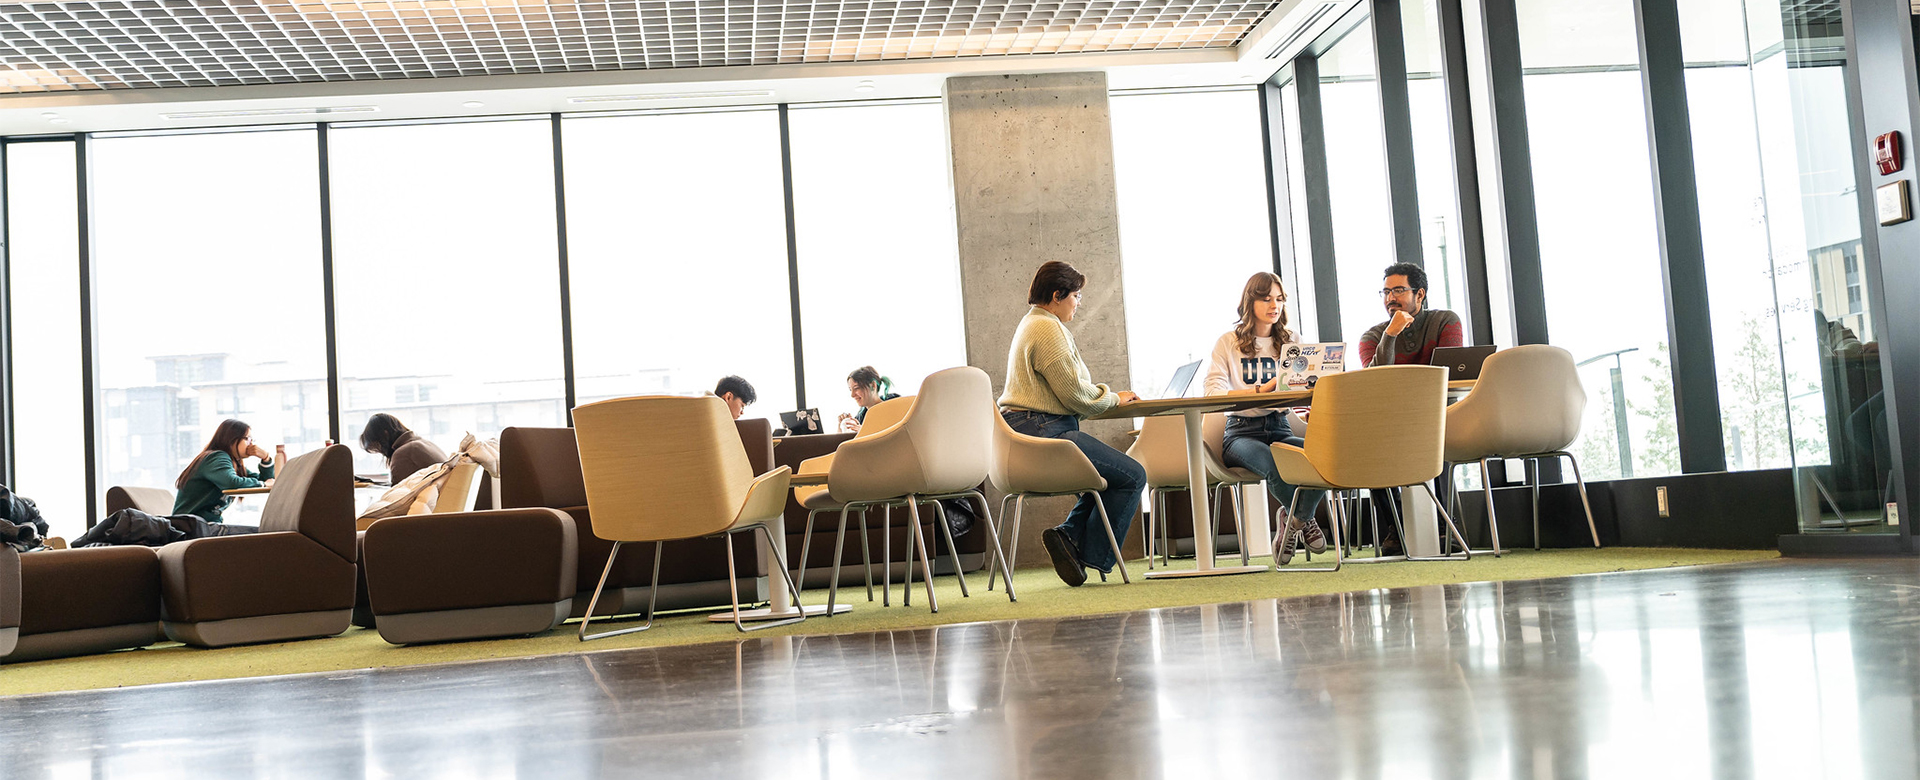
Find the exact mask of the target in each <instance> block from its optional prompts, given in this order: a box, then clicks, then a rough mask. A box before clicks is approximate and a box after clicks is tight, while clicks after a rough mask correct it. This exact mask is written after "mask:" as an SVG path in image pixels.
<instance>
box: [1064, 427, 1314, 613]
mask: <svg viewBox="0 0 1920 780" xmlns="http://www.w3.org/2000/svg"><path fill="white" fill-rule="evenodd" d="M1312 398H1313V391H1312V390H1286V391H1282V392H1277V393H1244V394H1238V395H1215V396H1205V397H1201V398H1166V399H1161V400H1157V401H1135V402H1133V403H1130V404H1124V405H1120V406H1115V407H1113V408H1112V409H1110V410H1108V411H1106V412H1104V413H1101V414H1098V415H1094V416H1093V417H1090V418H1088V419H1092V420H1114V419H1120V418H1130V417H1159V416H1161V415H1168V414H1178V415H1181V416H1183V417H1185V418H1186V421H1187V485H1188V489H1187V496H1188V498H1189V499H1191V502H1192V503H1191V505H1192V507H1193V547H1194V560H1195V561H1196V562H1197V563H1198V565H1197V566H1196V567H1194V568H1193V569H1190V570H1182V571H1167V570H1160V571H1150V572H1147V578H1148V579H1167V578H1173V577H1216V576H1220V575H1223V574H1252V573H1253V572H1257V571H1267V570H1268V567H1266V566H1216V565H1214V555H1213V512H1212V511H1211V509H1210V507H1208V505H1207V497H1208V493H1210V492H1211V491H1209V490H1207V489H1206V484H1207V462H1206V445H1205V444H1204V443H1203V442H1201V441H1200V430H1201V429H1200V425H1201V418H1202V417H1203V416H1204V415H1207V414H1211V413H1214V412H1239V411H1246V410H1249V409H1270V408H1273V407H1276V406H1304V405H1306V402H1307V401H1309V400H1310V399H1312ZM1196 485H1197V486H1199V487H1197V488H1196V487H1194V486H1196Z"/></svg>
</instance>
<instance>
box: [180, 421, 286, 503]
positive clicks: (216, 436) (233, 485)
mask: <svg viewBox="0 0 1920 780" xmlns="http://www.w3.org/2000/svg"><path fill="white" fill-rule="evenodd" d="M286 455H287V445H284V444H281V445H276V446H275V447H274V452H273V454H271V455H269V454H268V453H267V451H266V450H265V449H263V448H261V447H260V445H258V444H255V443H253V427H252V426H249V425H247V424H246V423H243V422H241V421H239V420H222V421H221V422H220V426H219V427H217V428H214V429H213V438H212V439H210V440H208V441H207V447H206V449H203V450H201V451H200V454H199V455H196V456H194V458H193V462H192V463H188V464H187V467H186V469H184V470H182V471H181V472H180V477H179V478H178V479H176V480H174V482H173V486H174V489H175V490H176V491H177V492H176V493H175V495H174V499H173V513H174V514H176V515H196V516H198V517H199V518H200V519H202V520H205V521H207V522H210V523H218V522H221V520H220V513H221V512H224V511H226V508H227V505H228V504H231V503H233V496H229V495H226V494H225V493H224V492H223V491H227V490H234V489H238V488H250V487H261V486H263V485H272V484H273V467H274V466H277V465H279V464H280V461H282V460H285V459H286ZM247 458H259V459H260V470H259V471H257V472H253V471H247V470H246V468H245V463H244V461H245V460H246V459H247Z"/></svg>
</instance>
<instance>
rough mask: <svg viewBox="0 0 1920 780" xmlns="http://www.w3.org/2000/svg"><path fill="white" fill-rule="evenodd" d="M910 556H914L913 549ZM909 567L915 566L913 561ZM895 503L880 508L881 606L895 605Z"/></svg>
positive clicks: (909, 553) (909, 552) (908, 554)
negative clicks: (893, 594)
mask: <svg viewBox="0 0 1920 780" xmlns="http://www.w3.org/2000/svg"><path fill="white" fill-rule="evenodd" d="M907 557H908V558H912V557H913V553H912V551H911V550H909V551H908V553H907ZM907 568H908V569H909V570H911V569H912V568H913V564H912V563H908V564H907ZM892 593H893V505H892V504H888V505H886V506H884V507H881V509H880V606H883V607H891V606H893V601H892V599H893V596H892Z"/></svg>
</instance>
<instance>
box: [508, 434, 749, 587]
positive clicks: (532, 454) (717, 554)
mask: <svg viewBox="0 0 1920 780" xmlns="http://www.w3.org/2000/svg"><path fill="white" fill-rule="evenodd" d="M737 425H738V427H739V429H740V432H741V442H742V443H743V444H745V445H746V448H747V459H748V461H749V462H750V463H751V464H752V465H753V468H754V469H755V472H754V473H756V474H759V473H765V472H766V471H767V470H769V469H771V468H772V467H773V464H772V452H771V450H772V449H773V434H772V426H771V425H769V424H768V423H767V421H766V420H740V421H738V423H737ZM500 502H501V503H502V504H503V505H505V506H507V507H509V508H530V507H547V508H551V509H558V510H560V511H562V512H564V513H566V514H567V516H568V517H571V518H572V519H573V521H574V539H575V541H576V543H577V545H578V551H579V556H578V559H577V564H576V566H575V568H574V570H575V577H576V581H575V585H574V593H575V596H574V603H573V610H572V612H571V616H572V617H580V616H581V615H584V614H585V613H586V610H587V603H588V602H589V601H591V600H592V599H593V591H594V588H595V587H596V586H597V585H599V580H600V573H601V571H603V570H604V569H605V568H606V565H607V556H608V555H609V554H611V553H612V552H613V542H609V541H607V540H605V539H601V538H600V537H599V536H596V535H594V533H593V517H592V515H591V514H590V513H589V512H588V511H587V488H586V482H585V479H584V478H583V477H582V475H581V472H580V449H579V445H578V443H577V442H576V440H575V438H574V434H573V429H572V428H520V427H515V428H508V429H506V430H504V431H501V432H500ZM729 543H731V544H733V545H734V553H735V557H736V558H737V560H738V561H739V562H740V582H739V586H740V597H741V599H743V600H750V601H757V600H764V599H765V598H766V597H767V595H766V594H767V580H766V575H765V574H764V569H762V567H761V565H760V563H759V560H760V556H759V555H758V553H757V552H756V550H755V549H754V544H753V540H752V537H751V535H748V534H736V535H735V536H734V538H733V539H732V540H731V541H729V540H724V539H717V538H715V539H687V540H683V541H678V542H667V543H666V547H665V550H664V553H663V555H662V557H661V561H660V600H659V608H660V609H663V610H670V609H693V608H700V607H718V606H725V605H727V604H730V603H731V602H732V599H731V597H730V595H729V593H728V588H727V555H726V548H725V547H722V546H721V545H723V544H729ZM641 547H642V549H640V550H637V551H628V552H627V553H626V554H623V555H621V556H620V559H619V560H618V561H615V563H614V567H613V572H612V573H611V575H610V576H609V577H608V578H607V590H606V592H605V593H602V594H601V595H600V603H599V606H598V608H597V611H596V612H595V614H596V615H631V614H638V613H640V612H644V611H646V608H647V589H648V585H649V583H650V582H651V580H652V577H653V550H652V549H651V547H652V546H651V545H642V546H641Z"/></svg>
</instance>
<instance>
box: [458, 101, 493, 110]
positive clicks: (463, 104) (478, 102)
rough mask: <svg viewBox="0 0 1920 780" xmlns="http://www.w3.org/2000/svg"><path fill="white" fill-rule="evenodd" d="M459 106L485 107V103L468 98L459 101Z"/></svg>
mask: <svg viewBox="0 0 1920 780" xmlns="http://www.w3.org/2000/svg"><path fill="white" fill-rule="evenodd" d="M460 107H461V108H486V107H487V104H485V103H482V102H480V101H478V100H469V101H467V102H465V103H461V104H460Z"/></svg>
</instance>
